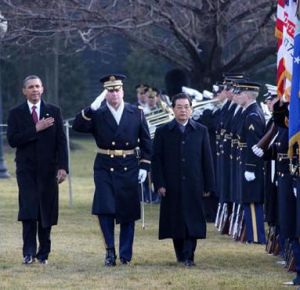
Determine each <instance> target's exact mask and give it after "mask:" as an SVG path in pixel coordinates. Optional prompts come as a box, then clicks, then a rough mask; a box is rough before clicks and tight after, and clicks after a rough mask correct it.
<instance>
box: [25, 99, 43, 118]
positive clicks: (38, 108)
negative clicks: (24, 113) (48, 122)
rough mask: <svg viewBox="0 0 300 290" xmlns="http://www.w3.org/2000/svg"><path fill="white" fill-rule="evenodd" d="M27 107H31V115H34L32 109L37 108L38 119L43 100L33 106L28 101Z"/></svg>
mask: <svg viewBox="0 0 300 290" xmlns="http://www.w3.org/2000/svg"><path fill="white" fill-rule="evenodd" d="M27 105H28V107H29V111H30V114H32V107H33V106H36V109H35V111H36V113H37V115H38V118H40V112H41V100H39V101H38V102H37V103H36V104H32V103H30V102H29V101H28V100H27Z"/></svg>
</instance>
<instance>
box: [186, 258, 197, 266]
mask: <svg viewBox="0 0 300 290" xmlns="http://www.w3.org/2000/svg"><path fill="white" fill-rule="evenodd" d="M184 266H186V267H194V266H196V264H195V263H194V261H193V260H189V259H188V260H185V261H184Z"/></svg>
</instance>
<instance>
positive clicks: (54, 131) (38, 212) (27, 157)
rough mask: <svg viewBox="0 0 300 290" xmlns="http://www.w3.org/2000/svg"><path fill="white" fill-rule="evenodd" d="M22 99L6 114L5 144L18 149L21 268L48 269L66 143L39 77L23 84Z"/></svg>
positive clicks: (56, 110)
mask: <svg viewBox="0 0 300 290" xmlns="http://www.w3.org/2000/svg"><path fill="white" fill-rule="evenodd" d="M23 94H24V95H25V97H26V99H27V101H26V102H24V103H23V104H21V105H18V106H16V107H14V108H13V109H11V110H10V112H9V116H8V122H7V123H8V127H7V139H8V143H9V145H10V146H11V147H13V148H16V159H15V162H16V176H17V182H18V187H19V215H18V220H19V221H22V225H23V256H24V260H23V262H24V264H32V263H33V262H34V260H35V258H37V259H38V261H39V262H40V263H42V264H47V260H48V255H49V253H50V248H51V240H50V232H51V226H53V225H56V224H57V219H58V184H59V183H61V182H62V181H64V179H65V178H66V175H67V171H68V155H67V146H66V137H65V133H64V130H63V120H62V116H61V113H60V109H59V108H58V107H56V106H53V105H51V104H48V103H46V102H44V101H43V100H42V99H41V96H42V94H43V85H42V82H41V80H40V78H39V77H38V76H34V75H31V76H28V77H27V78H26V79H25V80H24V83H23ZM37 234H38V239H39V247H38V251H37V241H36V235H37Z"/></svg>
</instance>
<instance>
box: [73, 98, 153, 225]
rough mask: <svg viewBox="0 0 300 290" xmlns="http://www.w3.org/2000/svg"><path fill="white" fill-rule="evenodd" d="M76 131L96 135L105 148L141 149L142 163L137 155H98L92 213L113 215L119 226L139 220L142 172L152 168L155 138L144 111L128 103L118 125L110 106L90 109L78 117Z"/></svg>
mask: <svg viewBox="0 0 300 290" xmlns="http://www.w3.org/2000/svg"><path fill="white" fill-rule="evenodd" d="M73 129H74V130H75V131H78V132H84V133H91V134H93V136H94V138H95V141H96V144H97V146H98V148H101V149H111V150H132V149H135V148H136V147H138V146H139V147H140V152H141V153H140V154H141V159H140V161H139V159H138V158H137V156H136V154H134V155H127V156H126V157H123V156H113V155H104V154H97V156H96V159H95V162H94V181H95V187H96V188H95V194H94V201H93V206H92V214H95V215H101V214H113V215H115V216H116V221H117V223H126V222H131V221H135V220H137V219H139V218H140V201H139V194H138V186H139V184H138V170H139V168H144V169H147V168H149V166H150V156H151V139H150V134H149V130H148V126H147V122H146V120H145V117H144V115H143V112H142V110H141V109H139V108H138V107H136V106H133V105H130V104H127V103H125V106H124V111H123V114H122V117H121V120H120V123H119V125H117V123H116V121H115V119H114V117H113V115H112V114H111V112H110V110H109V108H108V107H107V105H106V104H104V105H103V106H101V107H100V108H99V109H98V110H97V111H92V110H91V109H90V108H87V109H85V110H84V111H82V112H81V113H79V114H78V115H77V116H76V118H75V120H74V123H73ZM139 163H140V164H139Z"/></svg>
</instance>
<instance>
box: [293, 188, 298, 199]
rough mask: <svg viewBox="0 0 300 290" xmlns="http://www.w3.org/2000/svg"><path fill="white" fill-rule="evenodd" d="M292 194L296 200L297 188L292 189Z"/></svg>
mask: <svg viewBox="0 0 300 290" xmlns="http://www.w3.org/2000/svg"><path fill="white" fill-rule="evenodd" d="M293 193H294V196H295V197H296V198H297V188H296V187H293Z"/></svg>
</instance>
